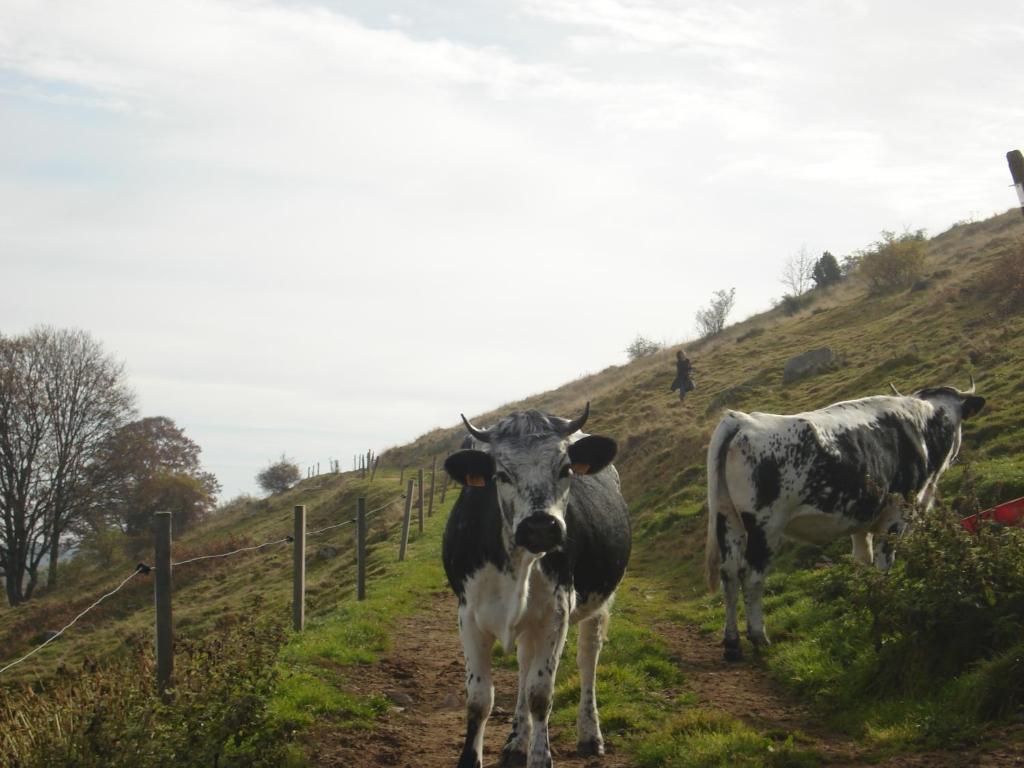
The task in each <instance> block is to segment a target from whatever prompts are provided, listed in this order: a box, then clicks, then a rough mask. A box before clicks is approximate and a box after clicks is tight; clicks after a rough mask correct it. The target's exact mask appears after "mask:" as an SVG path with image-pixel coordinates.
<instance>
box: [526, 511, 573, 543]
mask: <svg viewBox="0 0 1024 768" xmlns="http://www.w3.org/2000/svg"><path fill="white" fill-rule="evenodd" d="M564 539H565V535H564V534H563V533H562V525H561V523H559V522H558V520H557V519H556V518H555V517H553V516H551V515H548V514H544V513H540V514H533V515H530V516H529V517H527V518H525V519H524V520H523V521H522V522H521V523H519V525H518V526H517V527H516V544H518V545H519V546H521V547H526V548H527V549H528V550H530V551H531V552H547V551H549V550H552V549H554V548H555V547H558V546H561V544H562V542H563V540H564Z"/></svg>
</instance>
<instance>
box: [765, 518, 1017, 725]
mask: <svg viewBox="0 0 1024 768" xmlns="http://www.w3.org/2000/svg"><path fill="white" fill-rule="evenodd" d="M967 506H968V507H973V506H974V505H973V504H971V503H967ZM879 545H881V541H878V540H876V546H879ZM780 577H781V578H778V577H777V578H776V582H775V583H776V585H778V584H779V582H780V580H781V581H783V583H785V580H786V579H788V580H789V581H790V582H792V583H795V584H798V586H797V590H798V591H799V592H801V593H802V596H801V597H798V598H795V599H794V598H793V597H792V596H790V597H789V598H788V602H790V603H791V604H794V605H801V604H806V605H807V606H808V608H807V609H806V610H805V611H804V612H803V613H800V614H797V615H799V616H800V618H799V619H797V621H798V623H799V624H800V625H801V629H800V630H799V634H801V635H803V636H804V637H805V639H802V640H800V641H799V642H796V643H791V644H786V643H784V644H782V646H781V647H780V649H779V651H778V656H777V663H778V664H779V665H780V667H781V668H782V669H783V670H784V671H785V673H786V674H787V676H789V677H790V678H792V679H795V680H798V681H799V682H798V683H797V684H798V685H801V686H803V687H805V688H808V690H810V691H813V692H814V693H816V694H817V695H819V696H823V697H824V698H825V699H826V700H828V701H830V703H831V704H832V705H833V706H834V707H835V708H836V709H837V710H843V711H850V708H851V707H856V706H858V705H859V706H865V707H868V708H869V709H871V710H878V707H879V706H880V704H881V702H882V701H889V702H890V703H891V702H899V701H907V702H909V701H913V702H914V704H913V711H911V710H906V712H905V714H904V717H908V718H910V722H912V723H913V728H914V730H916V731H917V732H918V733H920V734H921V735H922V736H926V737H929V738H931V739H933V740H938V741H944V742H947V743H951V742H956V741H959V740H962V739H963V738H965V735H966V736H969V735H970V732H971V731H972V729H974V730H976V729H977V727H978V725H980V723H982V722H984V721H985V720H987V719H991V718H996V717H1001V716H1003V715H1006V714H1008V713H1012V712H1013V711H1015V710H1016V709H1017V708H1019V707H1020V706H1021V705H1024V657H1022V655H1021V651H1022V650H1024V649H1022V643H1021V637H1024V530H1021V529H1011V528H1007V529H1002V530H1001V529H998V528H996V527H994V526H983V527H982V530H981V531H980V532H979V533H978V534H977V535H972V534H969V533H968V532H967V531H966V530H964V529H963V527H962V526H961V525H960V522H959V518H958V516H957V514H955V513H953V512H952V511H950V510H949V509H946V508H944V507H936V508H934V509H932V510H931V511H929V512H928V513H927V514H926V515H924V516H922V517H921V519H919V520H917V521H916V523H915V525H914V527H913V528H912V529H911V530H910V531H908V532H907V534H906V535H905V536H903V537H902V538H901V539H900V540H899V541H898V543H897V558H896V564H895V565H894V567H893V568H892V569H891V570H890V571H889V572H888V573H882V572H880V571H878V570H876V569H875V568H872V567H865V566H863V565H860V564H858V563H853V562H851V561H846V562H843V563H840V564H837V565H835V566H832V567H831V568H828V569H825V570H823V571H819V572H816V573H813V574H806V573H799V572H798V573H794V574H792V575H789V576H784V575H780ZM801 601H802V602H801ZM790 629H791V630H792V629H793V625H792V624H790ZM897 711H898V708H897V709H895V710H892V712H891V713H890V715H889V717H892V716H894V714H895V712H897Z"/></svg>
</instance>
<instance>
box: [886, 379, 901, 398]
mask: <svg viewBox="0 0 1024 768" xmlns="http://www.w3.org/2000/svg"><path fill="white" fill-rule="evenodd" d="M889 389H891V390H892V393H893V394H894V395H896V397H903V393H902V392H900V391H899V390H898V389H896V385H895V384H893V383H892V382H891V381H890V382H889Z"/></svg>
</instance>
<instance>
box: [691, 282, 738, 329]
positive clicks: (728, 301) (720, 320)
mask: <svg viewBox="0 0 1024 768" xmlns="http://www.w3.org/2000/svg"><path fill="white" fill-rule="evenodd" d="M735 300H736V289H735V288H730V289H729V290H728V291H726V290H720V291H715V293H714V298H712V299H711V303H710V304H709V305H708V306H707V307H705V308H703V309H698V310H697V316H696V317H697V333H698V335H699V336H700V337H701V338H704V337H707V336H714V335H715V334H716V333H721V332H722V329H723V328H725V321H726V318H728V317H729V313H730V312H732V306H733V304H734V302H735Z"/></svg>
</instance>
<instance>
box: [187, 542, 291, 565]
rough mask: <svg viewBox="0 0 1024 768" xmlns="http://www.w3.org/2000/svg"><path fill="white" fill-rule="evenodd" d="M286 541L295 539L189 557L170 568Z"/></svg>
mask: <svg viewBox="0 0 1024 768" xmlns="http://www.w3.org/2000/svg"><path fill="white" fill-rule="evenodd" d="M286 541H288V542H291V541H295V539H293V538H292V537H291V536H285V537H284V538H283V539H277V540H276V541H265V542H263V543H262V544H256V545H255V546H252V547H240V548H239V549H233V550H231V551H230V552H222V553H221V554H219V555H200V556H199V557H190V558H189V559H188V560H179V561H178V562H176V563H171V566H172V567H176V566H179V565H188V564H189V563H195V562H197V561H199V560H214V559H216V558H220V557H231V555H237V554H239V553H240V552H252V551H254V550H257V549H263V548H264V547H270V546H273V545H274V544H283V543H284V542H286Z"/></svg>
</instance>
